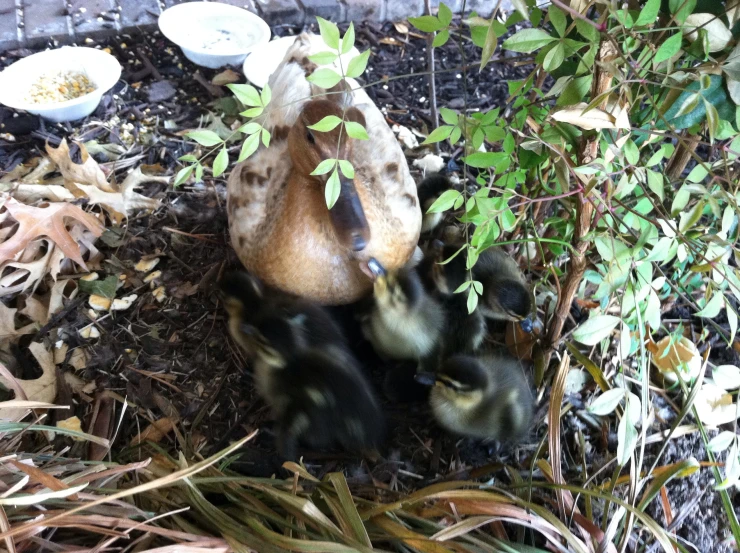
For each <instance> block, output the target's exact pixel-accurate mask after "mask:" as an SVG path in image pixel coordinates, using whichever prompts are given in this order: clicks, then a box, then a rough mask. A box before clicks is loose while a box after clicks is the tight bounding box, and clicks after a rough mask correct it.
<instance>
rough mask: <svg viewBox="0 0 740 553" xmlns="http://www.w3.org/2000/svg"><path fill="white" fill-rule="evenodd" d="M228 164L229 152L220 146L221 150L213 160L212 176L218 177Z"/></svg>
mask: <svg viewBox="0 0 740 553" xmlns="http://www.w3.org/2000/svg"><path fill="white" fill-rule="evenodd" d="M228 166H229V152H227V151H226V148H221V151H220V152H219V153H218V155H217V156H216V159H214V160H213V176H214V177H220V176H221V175H223V173H224V171H226V168H227V167H228Z"/></svg>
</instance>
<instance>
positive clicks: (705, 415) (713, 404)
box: [694, 383, 737, 427]
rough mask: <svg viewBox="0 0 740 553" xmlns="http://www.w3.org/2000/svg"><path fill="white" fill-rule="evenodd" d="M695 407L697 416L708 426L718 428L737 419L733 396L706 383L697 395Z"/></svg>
mask: <svg viewBox="0 0 740 553" xmlns="http://www.w3.org/2000/svg"><path fill="white" fill-rule="evenodd" d="M694 407H696V414H697V415H698V416H699V419H700V420H701V422H703V423H704V424H706V425H707V426H712V427H716V426H719V425H721V424H727V423H729V422H733V421H734V420H735V418H736V417H737V409H736V406H735V403H734V402H733V400H732V394H730V393H728V392H726V391H725V390H723V389H722V388H720V387H719V386H715V385H714V384H709V383H704V384H703V385H702V387H701V389H700V390H699V392H698V393H697V394H696V400H695V401H694Z"/></svg>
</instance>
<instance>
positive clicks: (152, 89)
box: [146, 81, 177, 103]
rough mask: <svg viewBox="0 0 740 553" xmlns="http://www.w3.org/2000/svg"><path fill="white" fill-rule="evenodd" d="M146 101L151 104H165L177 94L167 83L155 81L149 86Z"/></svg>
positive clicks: (170, 84)
mask: <svg viewBox="0 0 740 553" xmlns="http://www.w3.org/2000/svg"><path fill="white" fill-rule="evenodd" d="M146 94H147V99H148V100H149V101H150V102H151V103H155V102H165V101H167V100H169V99H170V98H173V97H174V96H175V94H177V90H176V89H175V87H174V86H172V83H170V82H169V81H157V82H156V83H152V84H151V85H149V89H148V90H147V93H146Z"/></svg>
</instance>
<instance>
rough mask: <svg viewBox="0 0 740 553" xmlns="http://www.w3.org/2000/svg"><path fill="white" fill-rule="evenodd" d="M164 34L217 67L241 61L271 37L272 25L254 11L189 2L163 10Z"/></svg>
mask: <svg viewBox="0 0 740 553" xmlns="http://www.w3.org/2000/svg"><path fill="white" fill-rule="evenodd" d="M159 29H160V31H162V34H163V35H164V36H166V37H167V38H168V39H170V40H171V41H172V42H174V43H175V44H177V45H178V46H179V47H180V48H181V49H182V51H183V53H184V54H185V57H186V58H188V59H189V60H190V61H192V62H193V63H196V64H198V65H202V66H203V67H210V68H211V69H215V68H217V67H223V66H224V65H239V64H241V63H242V62H243V61H244V58H245V57H246V56H247V54H248V53H249V52H251V51H252V49H253V48H255V47H256V46H259V45H260V44H265V43H267V42H268V41H269V40H270V34H271V32H270V27H269V26H268V25H267V23H265V21H264V20H263V19H261V18H260V17H258V16H256V15H255V14H253V13H252V12H249V11H247V10H244V9H242V8H237V7H236V6H230V5H229V4H218V3H216V2H187V3H185V4H178V5H176V6H172V7H171V8H169V9H167V10H165V11H164V12H162V15H160V16H159Z"/></svg>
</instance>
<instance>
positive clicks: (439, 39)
mask: <svg viewBox="0 0 740 553" xmlns="http://www.w3.org/2000/svg"><path fill="white" fill-rule="evenodd" d="M448 40H450V31H448V30H447V29H442V30H441V31H439V32H438V33H437V34H436V35H435V36H434V40H433V41H432V48H439V47H440V46H444V45H445V44H447V41H448Z"/></svg>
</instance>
